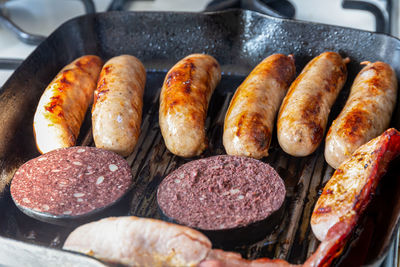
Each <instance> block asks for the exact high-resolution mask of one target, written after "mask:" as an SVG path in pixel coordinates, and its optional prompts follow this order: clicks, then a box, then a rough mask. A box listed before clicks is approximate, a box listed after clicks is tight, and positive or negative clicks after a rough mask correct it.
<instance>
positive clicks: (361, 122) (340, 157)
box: [325, 62, 397, 169]
mask: <svg viewBox="0 0 400 267" xmlns="http://www.w3.org/2000/svg"><path fill="white" fill-rule="evenodd" d="M361 64H367V66H366V67H364V68H363V69H362V70H361V71H360V73H359V74H358V75H357V77H356V78H355V80H354V83H353V86H352V87H351V91H350V96H349V98H348V100H347V102H346V105H345V106H344V108H343V110H342V112H341V113H340V114H339V116H338V117H337V118H336V120H334V121H333V123H332V126H331V127H330V128H329V131H328V134H327V135H326V142H325V160H326V161H327V162H328V163H329V165H331V166H332V167H333V168H335V169H336V168H337V167H339V165H340V164H341V163H342V162H343V161H345V160H346V159H348V158H349V157H350V156H351V154H353V152H354V151H355V150H356V149H357V148H358V147H359V146H361V145H363V144H365V143H366V142H368V141H369V140H371V139H372V138H374V137H376V136H378V135H379V134H381V133H382V132H383V131H384V130H386V129H387V128H388V127H389V122H390V118H391V116H392V113H393V110H394V107H395V104H396V99H397V78H396V74H395V72H394V70H393V69H392V68H391V67H390V66H389V65H388V64H386V63H384V62H375V63H371V62H362V63H361Z"/></svg>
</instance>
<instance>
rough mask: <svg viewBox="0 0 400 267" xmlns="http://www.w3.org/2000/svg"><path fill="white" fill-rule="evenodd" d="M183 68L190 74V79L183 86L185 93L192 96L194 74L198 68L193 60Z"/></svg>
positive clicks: (187, 61)
mask: <svg viewBox="0 0 400 267" xmlns="http://www.w3.org/2000/svg"><path fill="white" fill-rule="evenodd" d="M183 67H184V69H185V70H186V71H185V72H187V74H188V77H187V78H186V80H185V81H184V82H183V84H184V90H183V91H184V93H186V94H190V93H191V92H192V88H191V87H192V83H193V73H194V71H195V70H196V66H195V65H194V63H193V60H192V59H188V60H186V62H185V63H184V65H183ZM208 80H209V79H208Z"/></svg>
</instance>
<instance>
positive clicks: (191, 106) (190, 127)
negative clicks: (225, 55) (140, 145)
mask: <svg viewBox="0 0 400 267" xmlns="http://www.w3.org/2000/svg"><path fill="white" fill-rule="evenodd" d="M220 80H221V70H220V67H219V64H218V62H217V61H216V60H215V59H214V58H213V57H212V56H209V55H205V54H193V55H189V56H187V57H185V58H184V59H182V60H181V61H179V62H178V63H177V64H176V65H175V66H173V67H172V68H171V70H170V71H169V72H168V73H167V76H166V77H165V81H164V85H163V87H162V89H161V95H160V112H159V122H160V129H161V133H162V136H163V138H164V142H165V145H166V147H167V148H168V150H169V151H171V152H172V153H174V154H175V155H178V156H181V157H193V156H198V155H200V154H201V153H202V152H203V151H204V149H205V148H206V147H207V140H206V131H205V129H204V125H205V121H206V116H207V109H208V103H209V101H210V98H211V95H212V93H213V92H214V89H215V87H216V86H217V84H218V83H219V81H220Z"/></svg>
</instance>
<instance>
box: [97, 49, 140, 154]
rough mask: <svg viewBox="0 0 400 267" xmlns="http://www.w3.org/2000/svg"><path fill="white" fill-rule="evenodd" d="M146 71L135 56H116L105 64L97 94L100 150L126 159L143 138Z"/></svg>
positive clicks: (98, 142)
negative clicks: (141, 136) (141, 133)
mask: <svg viewBox="0 0 400 267" xmlns="http://www.w3.org/2000/svg"><path fill="white" fill-rule="evenodd" d="M145 83H146V69H145V68H144V66H143V64H142V63H141V62H140V60H139V59H137V58H136V57H134V56H130V55H121V56H118V57H114V58H112V59H110V60H109V61H107V62H106V64H105V65H104V67H103V69H102V71H101V73H100V77H99V82H98V85H97V89H96V90H95V93H94V103H93V108H92V128H93V139H94V142H95V144H96V147H99V148H103V149H107V150H111V151H113V152H116V153H118V154H120V155H122V156H128V155H129V154H131V153H132V152H133V149H134V148H135V145H136V143H137V141H138V139H139V135H140V125H141V122H142V107H143V91H144V86H145Z"/></svg>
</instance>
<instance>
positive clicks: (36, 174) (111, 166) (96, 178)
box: [11, 147, 132, 216]
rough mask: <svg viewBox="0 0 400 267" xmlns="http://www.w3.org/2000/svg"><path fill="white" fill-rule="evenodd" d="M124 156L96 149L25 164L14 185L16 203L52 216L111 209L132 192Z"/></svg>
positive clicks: (59, 153) (50, 155)
mask: <svg viewBox="0 0 400 267" xmlns="http://www.w3.org/2000/svg"><path fill="white" fill-rule="evenodd" d="M131 183H132V174H131V169H130V167H129V165H128V163H127V162H126V161H125V159H124V158H122V157H121V156H119V155H117V154H115V153H113V152H110V151H106V150H102V149H98V148H95V147H70V148H62V149H57V150H54V151H51V152H49V153H46V154H44V155H41V156H39V157H37V158H34V159H32V160H30V161H28V162H26V163H25V164H24V165H22V166H21V167H20V168H19V169H18V171H17V172H16V173H15V175H14V177H13V179H12V182H11V195H12V198H13V200H14V201H15V203H16V204H18V205H20V206H23V207H25V208H29V209H32V210H35V211H39V212H45V213H49V214H52V215H71V216H73V215H81V214H85V213H88V212H91V211H93V210H95V209H98V208H102V207H105V206H108V205H109V204H111V203H113V202H114V201H116V200H117V199H119V198H120V197H121V196H122V195H124V193H125V192H126V191H127V190H129V187H130V185H131Z"/></svg>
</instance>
